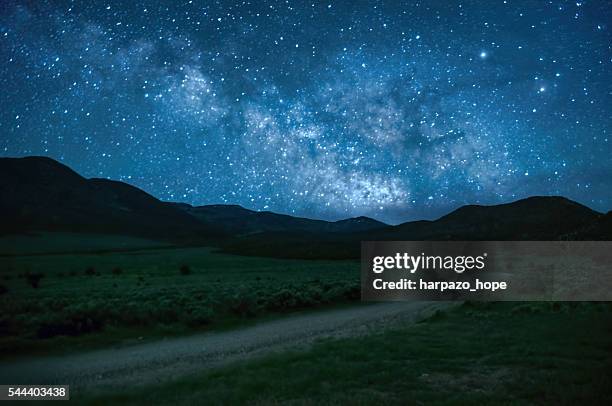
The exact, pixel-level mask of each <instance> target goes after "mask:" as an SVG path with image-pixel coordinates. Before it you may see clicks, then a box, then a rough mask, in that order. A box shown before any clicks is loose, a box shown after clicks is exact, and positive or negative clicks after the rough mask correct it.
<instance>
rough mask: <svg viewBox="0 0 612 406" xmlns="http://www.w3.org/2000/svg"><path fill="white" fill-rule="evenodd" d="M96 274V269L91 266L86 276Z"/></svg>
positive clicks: (86, 271)
mask: <svg viewBox="0 0 612 406" xmlns="http://www.w3.org/2000/svg"><path fill="white" fill-rule="evenodd" d="M95 274H96V269H95V268H94V267H93V266H90V267H88V268H87V269H85V275H87V276H94V275H95Z"/></svg>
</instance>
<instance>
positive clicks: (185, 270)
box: [179, 265, 191, 275]
mask: <svg viewBox="0 0 612 406" xmlns="http://www.w3.org/2000/svg"><path fill="white" fill-rule="evenodd" d="M179 270H180V272H181V275H189V274H190V273H191V268H190V267H189V265H181V268H180V269H179Z"/></svg>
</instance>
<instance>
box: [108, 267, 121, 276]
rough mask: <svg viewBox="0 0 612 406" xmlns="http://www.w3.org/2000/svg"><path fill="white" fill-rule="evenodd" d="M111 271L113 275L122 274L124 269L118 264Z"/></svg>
mask: <svg viewBox="0 0 612 406" xmlns="http://www.w3.org/2000/svg"><path fill="white" fill-rule="evenodd" d="M111 272H112V273H113V275H121V274H122V273H123V269H121V268H119V267H118V266H116V267H114V268H113V270H112V271H111Z"/></svg>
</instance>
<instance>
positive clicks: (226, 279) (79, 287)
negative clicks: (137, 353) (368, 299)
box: [0, 241, 359, 357]
mask: <svg viewBox="0 0 612 406" xmlns="http://www.w3.org/2000/svg"><path fill="white" fill-rule="evenodd" d="M137 243H138V244H137V247H138V248H139V249H137V250H132V251H129V250H126V249H128V248H129V244H128V245H125V246H122V248H121V250H120V251H109V250H106V249H105V250H101V251H97V252H82V253H72V254H61V253H60V254H47V255H40V254H39V255H21V256H4V257H0V285H2V286H0V288H2V287H3V288H4V289H5V292H4V293H2V295H0V310H1V313H0V337H1V338H0V346H2V348H4V349H5V350H6V351H3V354H2V356H4V357H7V356H20V355H21V354H27V355H35V354H37V353H39V352H45V353H47V352H48V351H55V352H62V351H66V350H79V349H82V348H92V347H97V346H105V345H110V344H117V343H122V342H125V341H129V342H131V341H138V340H139V338H141V337H142V338H141V339H153V338H158V337H160V336H168V335H177V334H189V333H192V332H197V331H202V330H208V329H218V328H226V327H229V326H236V325H237V324H244V323H251V322H252V321H253V320H256V319H258V318H260V317H270V316H274V315H278V314H282V313H285V312H289V311H299V310H304V309H312V308H317V307H321V306H326V305H331V304H334V305H336V304H342V303H346V302H349V301H355V300H357V299H358V298H359V264H358V263H357V262H353V261H303V260H280V259H270V258H257V257H240V256H233V255H226V254H218V253H214V252H213V250H212V249H211V248H202V247H188V248H176V247H174V248H173V247H168V248H156V247H154V246H152V247H148V248H144V247H142V246H141V245H140V244H141V243H142V241H137ZM107 246H109V244H107ZM183 266H187V270H184V271H183V272H181V267H183ZM118 268H119V269H120V271H119V270H117V269H118ZM32 275H43V276H42V278H40V282H39V286H38V288H33V287H32V286H31V283H30V281H31V279H32Z"/></svg>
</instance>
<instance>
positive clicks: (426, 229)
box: [223, 196, 612, 259]
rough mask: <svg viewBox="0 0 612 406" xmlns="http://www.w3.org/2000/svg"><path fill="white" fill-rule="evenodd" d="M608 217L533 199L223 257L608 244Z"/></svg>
mask: <svg viewBox="0 0 612 406" xmlns="http://www.w3.org/2000/svg"><path fill="white" fill-rule="evenodd" d="M611 230H612V216H611V215H610V213H608V214H606V215H602V214H601V213H599V212H596V211H594V210H592V209H590V208H588V207H586V206H583V205H581V204H579V203H576V202H574V201H572V200H569V199H566V198H564V197H557V196H534V197H529V198H526V199H522V200H518V201H515V202H512V203H506V204H499V205H492V206H479V205H468V206H463V207H460V208H458V209H457V210H455V211H453V212H451V213H449V214H447V215H445V216H442V217H440V218H439V219H437V220H433V221H427V220H420V221H411V222H407V223H403V224H400V225H397V226H388V227H385V228H378V229H373V230H369V231H368V232H356V233H344V234H342V233H340V234H325V235H322V234H315V233H309V234H296V233H262V234H259V235H256V236H244V237H241V238H233V239H231V240H229V241H227V242H226V243H225V244H224V245H223V250H224V251H225V252H228V253H235V254H243V255H262V256H278V257H285V258H310V259H318V258H329V259H349V258H354V259H356V258H359V255H360V241H394V240H395V241H425V240H428V241H444V240H447V241H452V240H455V241H469V240H472V241H486V240H490V241H493V240H497V241H518V240H525V241H549V240H608V239H610V236H611V234H612V233H611Z"/></svg>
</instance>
